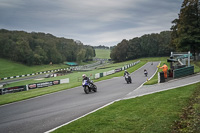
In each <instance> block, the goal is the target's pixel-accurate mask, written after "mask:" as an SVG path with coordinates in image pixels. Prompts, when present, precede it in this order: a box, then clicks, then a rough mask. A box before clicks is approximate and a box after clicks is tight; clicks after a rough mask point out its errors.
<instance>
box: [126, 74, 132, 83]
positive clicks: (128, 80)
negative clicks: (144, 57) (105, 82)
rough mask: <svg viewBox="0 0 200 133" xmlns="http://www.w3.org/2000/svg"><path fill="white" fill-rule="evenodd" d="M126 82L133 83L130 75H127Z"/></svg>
mask: <svg viewBox="0 0 200 133" xmlns="http://www.w3.org/2000/svg"><path fill="white" fill-rule="evenodd" d="M125 80H126V82H127V84H129V83H132V79H131V76H130V74H126V75H125Z"/></svg>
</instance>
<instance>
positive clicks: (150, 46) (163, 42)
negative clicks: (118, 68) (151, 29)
mask: <svg viewBox="0 0 200 133" xmlns="http://www.w3.org/2000/svg"><path fill="white" fill-rule="evenodd" d="M170 40H171V32H170V31H163V32H161V33H160V34H158V33H156V34H155V33H152V34H147V35H143V36H141V37H136V38H133V39H130V40H126V39H124V40H122V41H121V42H120V43H119V44H117V46H115V47H114V48H113V49H112V51H111V54H110V57H111V59H112V60H114V61H116V62H121V61H125V60H131V59H137V58H140V57H158V56H169V54H170V52H171V51H172V50H173V48H172V47H170Z"/></svg>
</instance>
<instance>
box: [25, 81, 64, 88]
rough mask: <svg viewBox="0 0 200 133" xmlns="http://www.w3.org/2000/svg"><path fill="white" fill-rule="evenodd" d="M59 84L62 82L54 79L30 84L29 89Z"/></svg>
mask: <svg viewBox="0 0 200 133" xmlns="http://www.w3.org/2000/svg"><path fill="white" fill-rule="evenodd" d="M58 84H60V80H54V81H47V82H41V83H34V84H29V85H28V88H29V89H35V88H43V87H48V86H52V85H58Z"/></svg>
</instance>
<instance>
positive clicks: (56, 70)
mask: <svg viewBox="0 0 200 133" xmlns="http://www.w3.org/2000/svg"><path fill="white" fill-rule="evenodd" d="M62 70H69V69H68V68H63V69H55V70H48V71H43V72H37V73H32V74H25V75H18V76H11V77H5V78H0V80H6V79H13V78H20V77H27V76H33V75H38V74H45V73H50V72H58V71H62Z"/></svg>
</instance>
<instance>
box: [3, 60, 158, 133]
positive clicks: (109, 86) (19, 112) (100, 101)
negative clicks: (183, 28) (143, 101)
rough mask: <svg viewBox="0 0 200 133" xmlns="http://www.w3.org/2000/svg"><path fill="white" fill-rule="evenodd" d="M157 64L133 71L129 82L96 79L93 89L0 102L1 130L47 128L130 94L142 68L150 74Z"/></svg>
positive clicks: (38, 132) (28, 132)
mask: <svg viewBox="0 0 200 133" xmlns="http://www.w3.org/2000/svg"><path fill="white" fill-rule="evenodd" d="M158 64H159V62H154V63H153V65H151V62H150V63H147V64H145V65H144V66H143V67H141V68H140V69H138V70H137V71H135V72H134V73H132V74H131V77H132V84H127V83H126V82H125V80H124V77H117V78H112V79H109V80H105V81H100V82H96V83H95V84H96V85H97V88H98V90H97V92H96V93H90V94H85V93H84V91H83V88H82V87H81V86H80V87H76V88H72V89H68V90H64V91H60V92H56V93H53V94H48V95H45V96H40V97H36V98H32V99H29V100H25V101H21V102H16V103H12V104H7V105H3V106H0V133H8V132H10V133H42V132H46V131H49V130H51V129H53V128H55V127H58V126H60V125H63V124H65V123H67V122H69V121H72V120H74V119H76V118H78V117H81V116H83V115H85V114H87V113H88V112H91V111H93V110H96V109H98V108H100V107H102V106H104V105H106V104H108V103H111V102H113V101H115V100H117V99H122V98H124V97H127V96H130V95H131V94H132V93H133V92H134V91H135V90H137V88H139V87H140V86H141V85H142V84H143V83H144V82H145V81H146V80H147V77H145V76H144V74H143V72H144V69H147V71H148V74H149V75H148V77H151V76H152V75H153V74H154V73H155V72H156V70H157V65H158ZM80 84H81V83H80Z"/></svg>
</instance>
